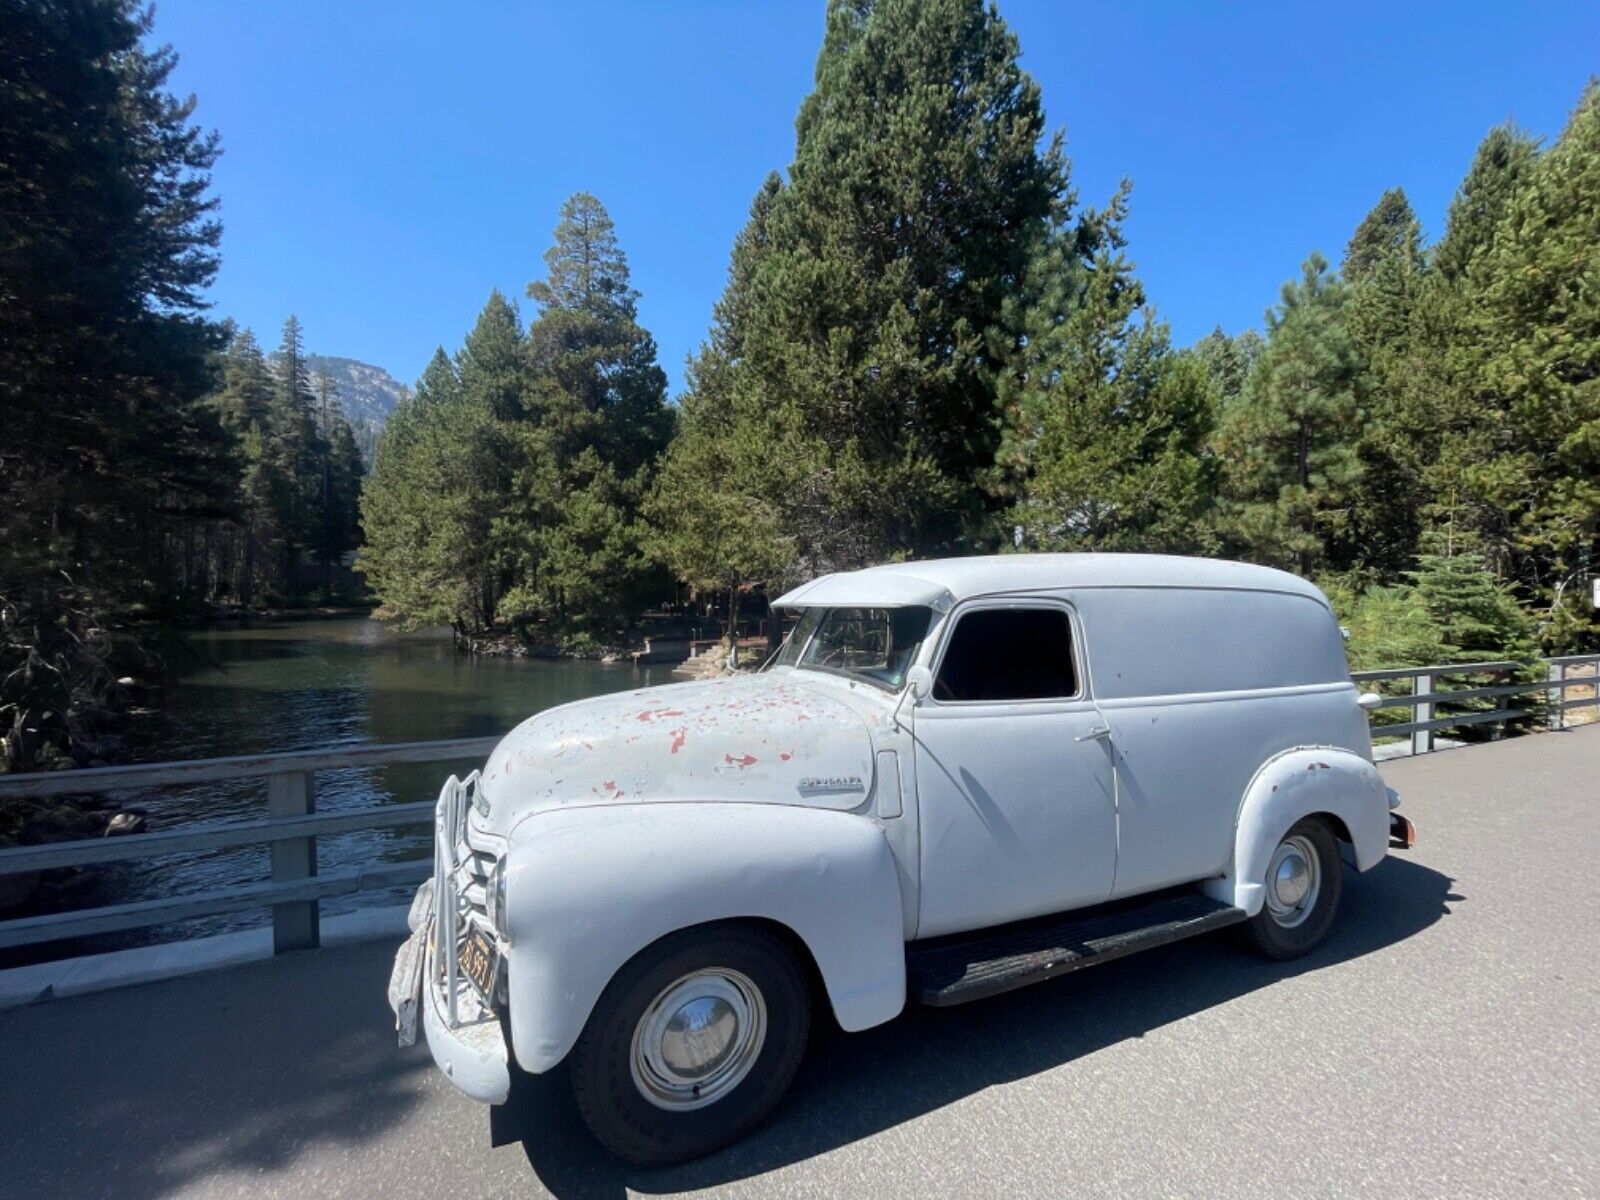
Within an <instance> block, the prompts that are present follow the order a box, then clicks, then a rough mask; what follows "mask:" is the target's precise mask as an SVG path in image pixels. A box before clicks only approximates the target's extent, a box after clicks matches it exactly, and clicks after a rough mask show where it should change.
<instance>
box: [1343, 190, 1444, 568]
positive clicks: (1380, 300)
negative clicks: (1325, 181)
mask: <svg viewBox="0 0 1600 1200" xmlns="http://www.w3.org/2000/svg"><path fill="white" fill-rule="evenodd" d="M1344 279H1345V283H1346V291H1347V303H1346V305H1345V319H1346V323H1347V324H1348V327H1349V330H1350V335H1351V337H1352V338H1353V339H1354V341H1355V343H1356V346H1357V347H1358V349H1359V351H1360V353H1361V356H1362V360H1363V362H1364V364H1365V366H1366V370H1367V374H1368V377H1369V382H1370V383H1371V393H1370V397H1369V402H1368V404H1367V408H1366V421H1365V424H1364V427H1363V429H1362V431H1361V436H1360V439H1359V440H1358V442H1357V444H1356V456H1357V459H1358V460H1359V463H1360V478H1359V480H1358V483H1357V486H1356V490H1355V494H1354V497H1353V501H1352V509H1351V527H1350V536H1349V539H1348V541H1349V555H1350V557H1349V564H1348V565H1350V566H1352V567H1357V568H1361V569H1364V570H1365V571H1366V572H1367V573H1368V574H1371V575H1375V576H1378V577H1382V578H1388V579H1392V578H1395V577H1397V576H1398V574H1399V573H1400V572H1402V571H1404V570H1405V569H1406V568H1407V567H1409V566H1410V565H1411V561H1412V558H1413V557H1414V555H1415V554H1416V550H1417V540H1418V538H1419V536H1420V535H1421V532H1422V521H1423V510H1424V508H1425V506H1426V504H1427V490H1426V486H1425V483H1424V473H1425V470H1426V464H1427V462H1428V459H1429V455H1430V454H1431V453H1433V452H1436V450H1437V442H1436V441H1432V442H1430V441H1429V439H1428V437H1427V435H1426V434H1425V433H1424V429H1426V428H1427V427H1428V426H1431V425H1432V424H1433V422H1432V420H1431V419H1427V420H1425V421H1424V422H1423V423H1422V424H1419V423H1418V420H1417V418H1418V412H1417V409H1418V407H1419V405H1418V404H1417V402H1416V400H1415V399H1414V396H1413V393H1414V392H1416V391H1417V389H1418V381H1419V374H1420V372H1421V371H1422V369H1423V368H1422V360H1423V359H1424V358H1425V356H1426V355H1427V354H1429V353H1431V351H1432V349H1433V348H1432V347H1426V346H1419V345H1418V339H1417V330H1416V327H1417V324H1418V305H1419V303H1420V301H1421V297H1422V294H1423V291H1424V289H1425V288H1426V287H1427V286H1428V278H1427V271H1426V259H1425V256H1424V254H1423V250H1422V226H1421V224H1420V223H1419V222H1418V221H1417V218H1416V214H1415V213H1414V212H1413V211H1412V209H1411V203H1410V201H1409V200H1407V198H1406V194H1405V192H1404V190H1402V189H1401V188H1393V189H1391V190H1389V191H1387V192H1385V193H1384V194H1383V195H1382V196H1381V197H1380V198H1379V200H1378V203H1377V204H1376V205H1374V206H1373V208H1372V211H1371V212H1369V213H1368V214H1367V215H1366V217H1365V218H1364V219H1363V220H1362V222H1361V223H1360V225H1358V226H1357V227H1356V231H1355V233H1354V235H1353V236H1352V237H1351V239H1350V244H1349V247H1348V248H1347V249H1346V251H1345V258H1344Z"/></svg>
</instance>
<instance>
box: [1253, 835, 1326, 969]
mask: <svg viewBox="0 0 1600 1200" xmlns="http://www.w3.org/2000/svg"><path fill="white" fill-rule="evenodd" d="M1265 882H1266V890H1267V897H1266V903H1264V904H1263V905H1262V906H1261V911H1260V912H1258V913H1257V914H1256V915H1255V916H1254V917H1252V918H1250V923H1249V925H1248V926H1247V928H1248V929H1249V930H1250V935H1251V938H1252V939H1253V940H1254V941H1255V944H1256V948H1257V949H1259V950H1260V951H1261V953H1263V954H1265V955H1266V956H1267V957H1268V958H1277V959H1285V958H1298V957H1300V955H1302V954H1306V953H1308V952H1309V951H1311V950H1312V949H1313V948H1315V947H1316V945H1317V944H1318V943H1319V942H1321V941H1322V939H1323V938H1324V937H1326V936H1327V933H1328V930H1329V929H1330V928H1331V927H1332V925H1333V918H1334V914H1335V913H1336V912H1337V911H1338V908H1339V893H1340V891H1341V889H1342V888H1343V886H1344V876H1343V874H1342V873H1341V872H1340V870H1339V844H1338V841H1337V840H1336V839H1335V838H1334V836H1333V830H1332V829H1330V828H1329V827H1328V823H1327V822H1326V821H1324V820H1323V819H1322V818H1320V817H1307V818H1305V819H1304V820H1303V821H1299V822H1297V823H1296V824H1295V826H1294V828H1292V829H1290V830H1289V832H1288V833H1286V834H1284V835H1283V840H1282V841H1280V842H1279V843H1278V845H1277V848H1276V849H1274V850H1273V852H1272V857H1271V858H1270V859H1269V860H1268V862H1267V878H1266V881H1265Z"/></svg>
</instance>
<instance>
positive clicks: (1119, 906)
mask: <svg viewBox="0 0 1600 1200" xmlns="http://www.w3.org/2000/svg"><path fill="white" fill-rule="evenodd" d="M1245 919H1246V914H1245V912H1244V911H1243V910H1242V909H1238V908H1234V907H1233V906H1231V905H1228V904H1223V903H1222V902H1221V901H1219V900H1213V899H1211V898H1210V897H1209V896H1206V895H1203V894H1202V893H1200V892H1197V891H1195V890H1193V889H1192V888H1187V887H1186V888H1182V889H1179V890H1174V891H1166V892H1157V893H1156V894H1155V895H1152V896H1140V897H1137V898H1135V899H1133V900H1122V901H1116V902H1113V903H1111V904H1102V905H1097V906H1096V907H1094V908H1086V909H1079V910H1077V911H1076V912H1069V913H1060V914H1057V915H1055V916H1050V917H1039V918H1036V919H1035V920H1031V921H1020V922H1018V923H1017V924H1015V925H1003V926H1000V927H998V928H996V929H985V930H980V931H978V932H976V933H959V934H953V935H951V936H950V937H943V938H934V939H930V940H929V941H926V942H913V943H912V944H911V945H910V946H908V947H907V948H906V971H907V974H908V975H909V977H910V978H909V980H908V982H909V983H910V986H911V994H912V995H913V996H915V997H916V998H917V999H918V1000H920V1001H921V1002H922V1003H923V1004H932V1005H937V1006H939V1007H944V1006H946V1005H950V1004H964V1003H966V1002H967V1001H968V1000H982V999H984V998H985V997H987V996H995V995H998V994H999V993H1001V992H1009V991H1010V990H1011V989H1012V988H1018V987H1022V986H1023V985H1024V984H1029V983H1037V982H1038V981H1039V980H1041V979H1053V978H1054V977H1055V976H1057V975H1065V974H1066V973H1067V972H1068V971H1076V970H1078V969H1079V968H1080V967H1089V966H1093V965H1094V964H1095V963H1103V962H1110V961H1111V960H1112V959H1114V958H1121V957H1123V955H1126V954H1133V953H1135V952H1136V951H1139V950H1149V949H1151V948H1152V947H1154V946H1164V945H1166V944H1167V943H1168V942H1176V941H1178V940H1180V939H1181V938H1187V937H1194V936H1195V935H1196V934H1200V933H1209V932H1210V931H1211V930H1213V929H1221V928H1222V927H1223V926H1224V925H1233V924H1235V923H1237V922H1239V921H1243V920H1245Z"/></svg>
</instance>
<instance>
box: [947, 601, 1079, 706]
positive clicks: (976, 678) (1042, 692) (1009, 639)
mask: <svg viewBox="0 0 1600 1200" xmlns="http://www.w3.org/2000/svg"><path fill="white" fill-rule="evenodd" d="M1077 694H1078V672H1077V668H1076V665H1075V664H1074V663H1073V661H1072V626H1071V625H1070V624H1069V623H1068V620H1067V614H1066V612H1065V611H1064V610H1062V609H1059V608H981V609H979V610H977V611H976V612H969V613H967V614H966V615H964V616H963V617H961V619H960V620H959V621H958V622H957V623H956V627H955V631H954V632H953V633H952V634H951V635H950V646H949V648H948V649H947V650H946V651H945V653H944V661H942V662H941V663H940V664H939V675H938V678H936V679H935V680H934V681H933V696H934V699H936V700H948V701H963V700H1048V699H1056V698H1066V697H1071V696H1076V695H1077Z"/></svg>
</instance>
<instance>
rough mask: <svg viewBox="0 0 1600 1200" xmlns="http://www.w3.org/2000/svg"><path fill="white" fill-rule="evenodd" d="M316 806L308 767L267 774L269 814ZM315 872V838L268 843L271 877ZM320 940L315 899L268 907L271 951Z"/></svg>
mask: <svg viewBox="0 0 1600 1200" xmlns="http://www.w3.org/2000/svg"><path fill="white" fill-rule="evenodd" d="M316 808H317V790H316V783H315V779H314V777H313V776H312V774H311V772H309V771H285V772H281V773H279V774H277V775H269V776H268V777H267V815H268V816H269V817H303V816H309V815H310V814H311V813H313V812H315V811H316ZM316 873H317V839H316V838H314V837H304V838H290V839H287V840H285V841H281V842H273V843H272V881H273V882H274V883H279V882H283V881H286V880H296V879H310V878H311V877H312V876H313V875H315V874H316ZM321 941H322V930H321V921H320V918H319V915H318V912H317V902H316V901H315V900H296V901H294V902H293V903H290V904H275V905H273V907H272V952H273V953H274V954H282V953H283V952H284V951H285V950H315V949H316V948H317V946H318V945H320V944H321Z"/></svg>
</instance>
